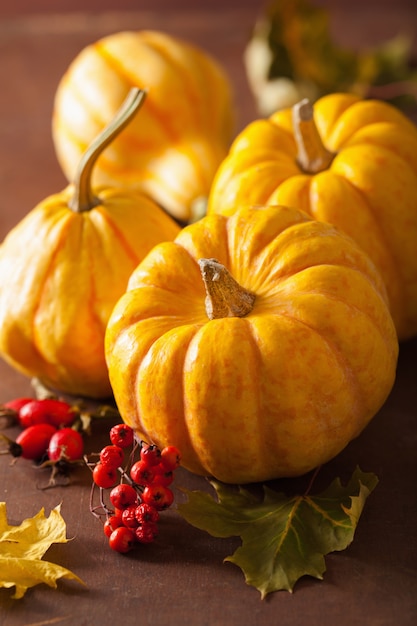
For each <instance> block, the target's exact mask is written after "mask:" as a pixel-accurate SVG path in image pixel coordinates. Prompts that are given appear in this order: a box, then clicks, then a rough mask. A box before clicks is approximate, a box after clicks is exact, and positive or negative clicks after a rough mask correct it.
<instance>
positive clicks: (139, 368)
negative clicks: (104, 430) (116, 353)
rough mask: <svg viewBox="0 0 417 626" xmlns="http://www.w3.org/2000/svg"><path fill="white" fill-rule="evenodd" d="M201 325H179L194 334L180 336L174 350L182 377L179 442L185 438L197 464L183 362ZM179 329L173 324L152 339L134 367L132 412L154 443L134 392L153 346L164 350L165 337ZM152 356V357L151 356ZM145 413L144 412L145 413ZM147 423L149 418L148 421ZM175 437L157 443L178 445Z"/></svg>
mask: <svg viewBox="0 0 417 626" xmlns="http://www.w3.org/2000/svg"><path fill="white" fill-rule="evenodd" d="M201 326H202V324H201V325H198V324H193V323H185V324H181V329H182V331H183V332H186V331H187V329H190V331H192V328H193V327H194V330H195V332H190V335H187V337H186V339H184V337H183V336H182V338H181V346H180V347H179V348H178V349H177V350H176V354H178V353H179V352H182V362H181V363H178V364H177V366H178V371H181V372H182V373H183V374H182V377H181V392H180V393H178V397H180V400H181V407H180V412H182V413H183V414H184V420H183V421H182V426H183V427H185V428H184V429H183V430H182V432H181V437H180V438H181V441H184V439H183V438H182V437H184V435H185V437H186V440H187V447H189V446H191V447H192V448H193V450H194V451H195V459H194V462H197V463H198V461H197V459H198V454H197V451H196V450H195V446H194V442H193V439H192V437H191V435H190V428H189V420H187V410H186V402H185V399H186V396H185V392H184V387H185V385H184V369H185V368H184V364H185V361H186V359H187V356H188V351H189V346H190V344H191V342H192V341H193V339H194V337H195V335H196V334H197V333H198V331H199V329H200V327H201ZM179 328H180V327H179V326H177V325H176V324H175V323H174V324H173V326H172V328H170V329H168V330H166V331H165V332H164V333H163V334H162V335H159V336H158V337H156V338H154V339H153V340H152V341H150V342H149V345H148V346H147V348H146V349H145V351H144V352H143V354H142V358H141V360H140V362H139V363H138V364H137V367H136V375H135V377H134V390H133V392H132V397H133V398H134V405H135V406H134V410H135V411H136V415H137V416H138V419H139V429H140V428H142V430H143V432H144V433H147V436H148V437H149V435H151V438H152V439H153V440H154V441H155V442H156V438H155V436H154V435H152V429H151V428H150V427H149V425H148V426H147V427H146V426H145V424H144V423H143V421H142V419H141V412H142V411H141V397H142V396H141V394H139V393H137V392H136V390H137V389H139V385H140V379H141V377H142V374H143V367H144V365H145V367H146V366H147V362H148V361H151V360H154V359H151V358H150V356H152V355H151V352H152V351H154V350H155V345H156V344H158V350H159V346H160V349H162V350H163V349H164V348H165V347H166V343H167V341H166V339H167V336H170V335H171V334H175V333H177V332H178V329H179ZM185 341H186V342H187V345H186V346H185V344H184V342H185ZM153 356H154V355H153ZM170 357H172V352H171V353H170ZM177 391H178V387H177ZM163 400H165V398H163ZM145 412H146V411H145ZM154 418H155V419H157V418H158V413H157V411H156V412H155V414H154ZM147 421H149V418H148V420H147ZM176 440H177V437H176V436H174V435H172V434H171V435H170V436H169V437H168V440H167V441H164V442H162V441H160V440H159V441H158V442H157V443H158V444H159V445H161V446H162V447H163V446H164V445H167V444H168V443H169V444H171V445H179V444H178V442H177V441H176Z"/></svg>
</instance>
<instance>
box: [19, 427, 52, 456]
mask: <svg viewBox="0 0 417 626" xmlns="http://www.w3.org/2000/svg"><path fill="white" fill-rule="evenodd" d="M54 433H56V428H55V426H52V424H34V425H33V426H29V427H28V428H25V430H23V431H22V432H21V433H20V434H19V435H18V437H17V439H16V442H15V443H14V444H11V446H10V452H11V453H12V454H13V456H22V457H23V458H24V459H31V460H32V461H39V460H40V459H41V458H42V457H43V456H44V455H45V454H46V451H47V449H48V445H49V441H50V439H51V437H52V435H53V434H54Z"/></svg>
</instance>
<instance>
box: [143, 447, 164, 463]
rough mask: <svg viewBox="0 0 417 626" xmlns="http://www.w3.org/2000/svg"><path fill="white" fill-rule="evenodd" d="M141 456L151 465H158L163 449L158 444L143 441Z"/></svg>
mask: <svg viewBox="0 0 417 626" xmlns="http://www.w3.org/2000/svg"><path fill="white" fill-rule="evenodd" d="M140 458H141V459H142V461H145V462H146V463H147V464H148V466H149V467H153V466H154V465H158V464H159V462H160V460H161V451H160V449H159V448H158V446H155V445H149V444H147V443H142V448H141V450H140Z"/></svg>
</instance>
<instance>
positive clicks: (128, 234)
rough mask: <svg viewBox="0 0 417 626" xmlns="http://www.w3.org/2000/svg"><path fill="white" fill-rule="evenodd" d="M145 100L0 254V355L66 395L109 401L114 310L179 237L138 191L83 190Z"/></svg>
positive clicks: (136, 99) (131, 107)
mask: <svg viewBox="0 0 417 626" xmlns="http://www.w3.org/2000/svg"><path fill="white" fill-rule="evenodd" d="M142 95H143V94H140V93H139V94H138V93H137V91H136V90H134V91H133V92H132V94H131V96H133V97H132V98H129V99H128V100H127V101H126V106H125V108H124V109H123V110H121V111H120V113H119V116H117V117H116V118H115V120H114V122H113V123H112V125H111V126H110V128H109V129H107V130H106V131H104V134H103V135H102V136H100V137H99V138H97V140H96V142H94V143H93V144H92V146H91V148H90V150H89V151H88V152H87V153H86V156H85V159H84V160H83V161H82V163H81V165H82V167H81V168H80V172H79V174H78V175H77V178H76V182H75V184H71V185H69V186H68V187H67V188H66V189H64V190H63V191H62V192H61V193H58V194H54V195H52V196H50V197H48V198H46V199H45V200H43V201H42V202H41V203H40V204H39V205H38V206H37V207H35V208H34V209H33V210H32V211H31V212H30V213H28V215H27V216H26V217H25V218H24V219H23V220H22V221H21V222H20V223H19V224H17V225H16V226H15V228H14V229H13V230H12V231H11V232H10V233H9V234H8V235H7V237H6V238H5V240H4V242H3V243H2V245H1V246H0V354H1V355H2V356H3V358H4V359H5V360H6V361H7V362H8V363H10V365H12V366H13V367H15V368H16V369H18V370H19V371H21V372H23V373H24V374H26V375H28V376H31V377H36V378H38V379H40V380H41V382H43V383H44V384H45V385H47V386H50V387H53V388H55V389H58V390H60V391H63V392H67V393H70V394H75V395H82V396H91V397H105V396H110V395H111V387H110V382H109V378H108V373H107V366H106V362H105V358H104V332H105V328H106V324H107V320H108V318H109V316H110V313H111V310H112V308H113V306H114V304H115V302H116V301H117V300H118V298H119V297H120V296H121V294H122V293H123V292H124V290H125V289H126V285H127V281H128V278H129V276H130V274H131V272H132V271H133V269H134V268H135V267H136V265H137V264H138V262H139V261H140V260H141V259H142V258H143V257H144V256H145V254H146V253H147V252H148V251H149V250H150V249H151V248H152V247H153V246H154V245H155V244H156V243H159V242H161V241H164V240H166V239H173V238H174V237H175V236H176V235H177V233H178V231H179V227H178V225H177V224H176V223H175V222H174V221H173V220H172V219H171V218H170V217H169V216H168V215H167V214H166V213H164V212H163V211H162V210H161V209H160V208H159V207H158V206H157V205H156V204H155V203H154V202H152V201H151V200H149V199H148V198H147V197H145V196H144V195H142V194H140V193H139V192H137V191H126V190H124V189H116V188H111V187H108V188H100V189H98V188H96V189H91V187H90V174H91V168H92V166H93V163H94V161H95V158H97V156H98V154H99V152H100V150H101V149H102V148H103V147H104V145H106V143H108V142H109V141H111V139H112V137H113V136H114V134H115V133H117V132H118V131H119V130H120V127H122V126H123V125H124V124H126V123H128V122H129V120H130V119H131V116H132V115H133V114H134V113H135V112H136V110H137V108H138V106H139V104H140V102H141V99H140V97H141V96H142ZM120 125H121V126H120Z"/></svg>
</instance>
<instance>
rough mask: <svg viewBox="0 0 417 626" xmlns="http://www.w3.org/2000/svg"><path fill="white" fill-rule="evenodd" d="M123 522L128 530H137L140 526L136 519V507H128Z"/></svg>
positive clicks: (124, 511) (124, 512)
mask: <svg viewBox="0 0 417 626" xmlns="http://www.w3.org/2000/svg"><path fill="white" fill-rule="evenodd" d="M122 522H123V524H124V525H125V526H127V527H128V528H137V527H138V525H139V522H138V520H137V519H136V505H135V504H131V505H130V506H127V507H126V508H125V509H124V510H123V513H122Z"/></svg>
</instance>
